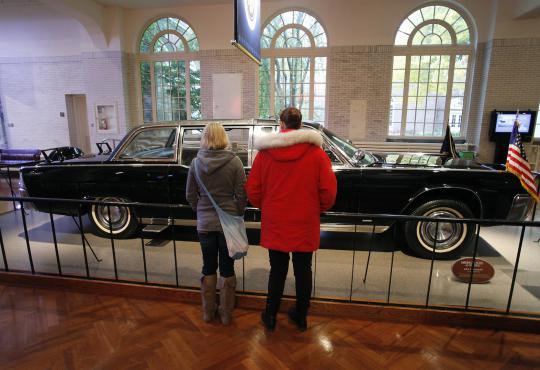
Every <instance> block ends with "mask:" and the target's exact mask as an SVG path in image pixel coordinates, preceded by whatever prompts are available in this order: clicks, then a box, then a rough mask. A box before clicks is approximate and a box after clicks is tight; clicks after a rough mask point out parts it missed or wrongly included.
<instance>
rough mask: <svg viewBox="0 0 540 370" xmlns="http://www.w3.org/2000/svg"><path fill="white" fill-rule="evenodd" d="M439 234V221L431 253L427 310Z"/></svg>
mask: <svg viewBox="0 0 540 370" xmlns="http://www.w3.org/2000/svg"><path fill="white" fill-rule="evenodd" d="M438 234H439V221H436V222H435V238H433V251H432V253H431V268H430V269H429V282H428V289H427V295H426V308H427V307H429V293H430V291H431V279H432V278H433V263H434V262H435V248H436V247H437V235H438Z"/></svg>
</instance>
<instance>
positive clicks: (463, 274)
mask: <svg viewBox="0 0 540 370" xmlns="http://www.w3.org/2000/svg"><path fill="white" fill-rule="evenodd" d="M472 264H473V259H472V258H471V257H467V258H462V259H459V260H457V261H456V262H455V263H454V264H453V265H452V272H453V273H454V276H455V277H456V278H458V279H459V280H460V281H463V282H464V283H468V282H469V281H471V269H472ZM493 275H495V269H494V268H493V266H492V265H491V263H489V262H487V261H484V260H482V259H479V258H476V259H475V260H474V272H473V275H472V283H473V284H481V283H487V282H488V281H490V280H491V278H492V277H493Z"/></svg>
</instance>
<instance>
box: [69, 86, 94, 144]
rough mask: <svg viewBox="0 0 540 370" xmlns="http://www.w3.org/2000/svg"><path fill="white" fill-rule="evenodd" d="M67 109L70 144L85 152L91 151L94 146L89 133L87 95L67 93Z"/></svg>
mask: <svg viewBox="0 0 540 370" xmlns="http://www.w3.org/2000/svg"><path fill="white" fill-rule="evenodd" d="M66 109H67V118H68V127H69V143H70V145H71V146H74V147H77V148H80V149H82V151H83V152H85V153H90V152H91V151H92V147H91V145H90V134H89V133H88V111H87V108H86V95H66Z"/></svg>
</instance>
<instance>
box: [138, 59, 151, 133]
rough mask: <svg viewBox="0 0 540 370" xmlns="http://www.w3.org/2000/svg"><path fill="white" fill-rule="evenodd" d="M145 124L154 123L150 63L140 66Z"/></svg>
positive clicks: (143, 63)
mask: <svg viewBox="0 0 540 370" xmlns="http://www.w3.org/2000/svg"><path fill="white" fill-rule="evenodd" d="M140 73H141V92H142V108H143V122H152V120H153V119H152V84H151V78H150V63H148V62H142V63H141V65H140Z"/></svg>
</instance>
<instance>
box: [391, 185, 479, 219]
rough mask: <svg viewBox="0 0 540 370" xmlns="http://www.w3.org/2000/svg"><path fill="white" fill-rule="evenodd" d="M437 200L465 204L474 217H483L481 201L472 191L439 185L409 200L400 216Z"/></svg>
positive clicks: (424, 190) (426, 189) (422, 190)
mask: <svg viewBox="0 0 540 370" xmlns="http://www.w3.org/2000/svg"><path fill="white" fill-rule="evenodd" d="M437 199H453V200H458V201H460V202H463V203H465V204H466V205H467V206H468V207H469V208H470V209H471V211H472V213H473V214H474V216H475V217H478V218H483V217H484V207H483V206H482V200H481V199H480V196H479V195H478V193H477V192H475V191H474V190H471V189H468V188H464V187H459V186H452V185H441V186H435V187H429V188H427V187H426V188H423V189H421V190H420V191H419V192H418V193H416V194H415V195H414V196H413V197H411V198H410V199H409V202H408V203H407V205H406V206H405V207H404V208H403V209H402V210H401V214H405V215H408V214H411V212H412V211H413V210H414V209H415V208H417V207H419V206H420V205H422V204H424V203H426V202H429V201H431V200H437Z"/></svg>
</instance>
